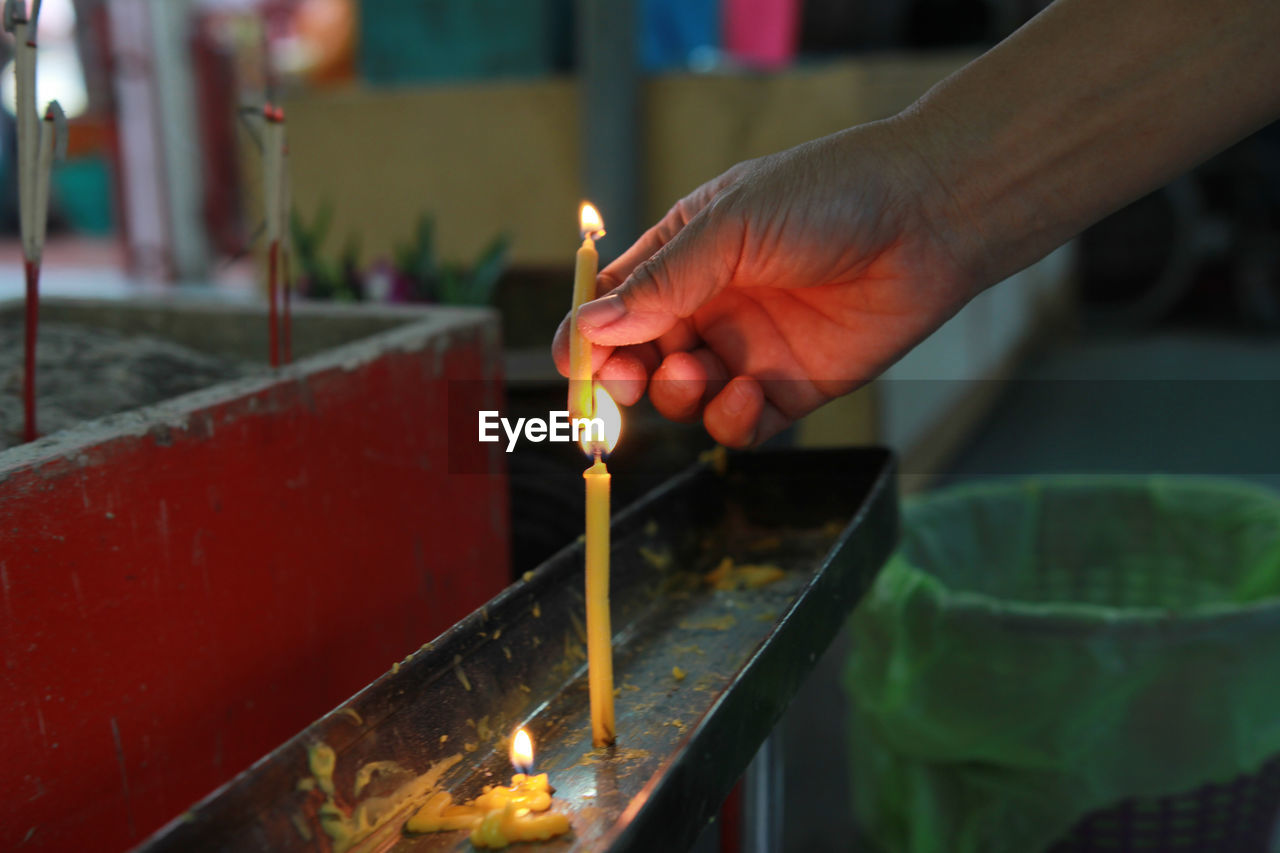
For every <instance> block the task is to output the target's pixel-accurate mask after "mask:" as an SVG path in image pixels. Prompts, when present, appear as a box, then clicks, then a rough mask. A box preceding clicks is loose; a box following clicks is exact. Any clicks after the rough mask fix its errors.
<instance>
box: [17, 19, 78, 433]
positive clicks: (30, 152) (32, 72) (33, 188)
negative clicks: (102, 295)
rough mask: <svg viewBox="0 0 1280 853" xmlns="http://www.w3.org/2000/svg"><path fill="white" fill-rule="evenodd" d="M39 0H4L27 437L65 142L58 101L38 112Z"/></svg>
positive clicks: (31, 428)
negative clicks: (43, 273)
mask: <svg viewBox="0 0 1280 853" xmlns="http://www.w3.org/2000/svg"><path fill="white" fill-rule="evenodd" d="M39 17H40V0H35V2H34V4H33V5H32V8H31V17H30V18H29V19H28V18H27V15H26V4H25V3H24V2H23V0H6V2H5V4H4V28H5V29H6V30H8V31H9V32H11V33H13V36H14V42H15V53H16V55H15V57H14V78H15V79H14V83H15V97H14V100H15V102H16V103H15V106H16V115H15V117H16V119H17V143H18V151H17V155H18V156H17V162H18V220H19V228H20V230H21V232H22V254H23V272H24V274H25V278H26V306H25V311H24V312H23V315H24V316H23V323H24V329H23V332H24V336H25V338H24V341H23V375H22V384H23V387H22V407H23V419H22V435H23V439H24V440H25V441H34V440H35V439H36V438H37V437H38V436H39V428H38V424H37V422H36V340H37V334H38V330H39V321H40V264H41V259H42V256H43V254H44V242H45V235H46V231H47V229H48V222H49V182H50V180H51V178H52V174H53V162H54V160H55V159H62V158H63V156H65V154H66V146H67V117H66V114H65V113H64V112H63V110H62V107H61V106H60V105H59V104H58V102H57V101H51V102H50V103H49V106H48V108H47V109H46V110H45V114H44V120H43V121H41V120H40V116H39V114H38V113H37V112H36V23H37V21H38V20H39Z"/></svg>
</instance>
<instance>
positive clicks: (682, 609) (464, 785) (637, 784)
mask: <svg viewBox="0 0 1280 853" xmlns="http://www.w3.org/2000/svg"><path fill="white" fill-rule="evenodd" d="M838 533H839V527H837V526H828V527H825V528H822V529H815V530H802V531H787V532H786V533H785V535H783V536H781V537H779V536H770V537H751V536H750V535H748V536H746V537H744V538H743V539H741V540H740V541H737V542H733V543H729V542H726V541H724V540H723V539H721V540H718V541H713V542H707V543H704V546H703V548H702V553H701V554H700V555H699V556H698V558H697V559H696V560H694V561H693V562H692V564H690V565H688V566H687V567H686V566H676V565H675V560H674V559H672V564H671V566H670V567H669V568H668V571H667V572H666V573H665V575H664V577H665V582H664V583H663V584H662V585H661V586H660V587H655V588H652V589H650V590H648V592H649V593H650V604H649V606H648V607H646V608H645V609H644V610H643V611H642V612H641V613H640V614H639V615H638V617H637V618H635V619H634V620H633V621H632V622H631V623H630V624H628V625H626V626H625V627H621V628H619V634H618V635H617V636H615V642H614V669H613V671H614V685H615V688H616V689H615V694H616V697H617V698H616V699H615V706H616V714H617V724H618V743H617V744H616V745H615V746H613V747H610V748H608V749H593V748H592V746H591V723H590V709H589V706H588V700H587V679H586V666H585V659H584V658H585V656H583V655H581V652H580V649H579V647H580V645H581V639H580V637H579V636H578V626H577V625H576V624H575V625H574V626H572V629H571V630H570V631H568V632H566V635H565V636H564V637H563V638H548V639H547V642H546V643H544V644H543V645H542V647H541V648H543V649H550V650H551V651H552V652H553V653H555V654H560V655H563V656H564V659H563V664H564V665H563V668H562V669H563V671H564V672H565V674H566V675H565V680H564V683H563V686H562V687H561V688H560V689H559V690H558V692H556V693H555V695H553V696H551V697H550V698H549V700H548V701H547V702H546V703H545V704H544V705H543V706H542V708H541V709H540V710H539V711H538V713H536V714H535V715H534V716H533V717H532V718H531V720H530V722H529V727H530V728H531V729H532V730H533V731H535V732H536V733H537V749H538V755H537V767H536V770H535V772H539V773H541V772H546V773H548V774H549V776H550V780H551V784H552V785H553V786H554V787H555V801H554V804H553V806H552V808H553V809H554V810H556V811H562V812H565V813H567V814H568V815H569V819H570V822H571V824H572V831H571V833H570V834H568V835H565V836H562V837H559V838H555V839H552V840H550V841H547V842H541V843H531V844H522V845H520V846H519V847H517V848H515V849H518V850H521V851H526V850H527V851H543V850H545V851H552V850H555V851H563V850H584V851H585V850H601V849H604V848H605V847H606V846H607V844H608V841H609V837H610V835H611V833H612V832H613V831H614V829H615V828H616V826H617V824H618V822H619V820H620V819H621V818H622V815H623V813H624V812H625V811H626V809H627V808H628V806H629V805H630V804H631V802H632V800H633V798H635V796H636V795H637V794H639V793H640V792H641V791H642V790H643V789H644V788H645V786H646V785H648V784H649V783H650V781H651V780H652V779H653V778H654V777H655V776H658V775H660V774H661V773H662V772H663V770H664V768H665V767H666V766H667V764H668V763H669V762H670V761H671V759H672V758H673V756H674V755H676V754H677V753H678V752H679V750H680V749H681V746H682V745H683V743H684V741H685V740H686V739H687V738H688V737H689V736H690V734H691V733H692V731H693V730H694V729H695V728H696V727H697V726H698V725H699V723H700V722H701V721H702V720H703V718H704V717H705V716H706V715H707V714H708V713H709V712H710V710H711V708H712V707H713V706H714V705H715V703H716V701H717V700H718V699H719V697H720V696H721V694H722V693H724V691H725V690H726V689H727V688H728V687H729V686H730V685H731V684H732V683H733V682H734V680H735V679H736V677H737V675H738V673H739V671H740V670H741V669H742V667H743V666H744V665H745V664H746V663H747V662H748V661H749V660H750V658H751V656H752V655H753V654H754V653H755V651H756V650H757V649H758V648H759V647H760V645H761V644H762V643H763V642H764V640H765V638H766V637H767V636H768V635H769V633H770V632H771V631H772V630H773V628H774V626H775V624H776V623H777V621H778V619H779V618H780V617H781V616H782V615H783V614H784V613H785V612H786V611H787V609H788V608H789V606H790V605H791V604H792V602H793V601H794V600H795V598H796V596H797V595H798V593H799V592H800V591H801V589H802V588H803V587H804V585H805V584H807V583H808V582H809V580H810V579H811V578H812V576H813V574H814V573H815V572H816V570H817V567H818V566H819V564H820V562H821V558H822V556H823V555H824V554H825V553H826V552H827V551H828V550H829V548H830V547H831V544H832V543H833V542H834V540H835V537H836V535H837V534H838ZM653 556H655V555H654V554H650V555H649V556H646V557H645V559H646V560H649V559H650V558H651V557H653ZM656 556H657V557H658V558H659V559H662V555H656ZM726 556H729V557H732V558H733V560H734V562H735V564H738V563H741V564H756V565H759V564H768V565H770V566H776V567H778V568H779V569H781V570H782V573H781V576H780V577H778V578H777V579H776V580H774V581H772V582H770V583H768V584H766V585H763V586H760V587H757V588H749V589H731V590H722V589H715V588H714V583H715V575H712V577H711V579H708V577H707V576H708V574H711V573H712V572H713V571H714V570H715V569H717V567H719V566H721V565H722V561H723V559H724V558H725V557H726ZM675 668H678V669H679V670H680V671H681V672H683V673H684V677H683V678H677V677H675V675H674V674H673V669H675ZM485 764H486V766H489V765H490V764H493V765H494V766H501V762H497V763H496V764H495V763H494V762H485ZM508 772H509V771H508ZM493 776H494V770H493V769H489V770H488V771H487V775H476V776H475V777H473V778H470V779H468V780H466V781H465V782H460V783H458V784H457V786H456V787H457V788H458V789H459V790H461V791H464V792H465V791H469V790H474V789H478V788H479V786H480V785H483V784H492V783H493V782H494V781H495V779H494V778H493ZM392 849H393V850H394V851H399V853H410V851H413V853H418V851H436V850H459V851H462V850H470V849H472V848H471V845H470V842H468V840H467V834H466V833H465V832H451V833H449V832H445V833H436V834H433V835H424V836H409V837H402V838H401V839H400V840H399V841H398V842H397V843H396V844H395V846H394V847H393V848H392Z"/></svg>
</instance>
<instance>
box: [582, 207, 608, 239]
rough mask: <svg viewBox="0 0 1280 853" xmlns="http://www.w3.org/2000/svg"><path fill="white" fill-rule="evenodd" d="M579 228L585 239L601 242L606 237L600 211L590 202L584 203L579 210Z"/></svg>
mask: <svg viewBox="0 0 1280 853" xmlns="http://www.w3.org/2000/svg"><path fill="white" fill-rule="evenodd" d="M578 227H579V229H581V231H582V236H583V237H584V238H586V237H589V238H591V239H592V240H599V239H600V238H601V237H603V236H604V220H603V219H601V218H600V211H598V210H596V208H595V205H593V204H592V203H591V202H589V201H584V202H583V203H582V207H581V208H579V209H578Z"/></svg>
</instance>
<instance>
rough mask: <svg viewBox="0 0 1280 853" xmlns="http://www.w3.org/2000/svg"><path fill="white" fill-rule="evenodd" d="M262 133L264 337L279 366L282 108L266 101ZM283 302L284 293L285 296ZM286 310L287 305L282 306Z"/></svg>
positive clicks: (282, 171) (275, 362) (282, 188)
mask: <svg viewBox="0 0 1280 853" xmlns="http://www.w3.org/2000/svg"><path fill="white" fill-rule="evenodd" d="M262 117H263V118H264V119H266V122H267V127H266V132H265V133H264V134H263V139H264V143H263V144H264V148H263V151H262V177H263V183H264V193H263V210H264V213H265V218H266V223H267V338H268V349H269V351H270V356H271V366H272V367H279V366H280V307H279V305H280V239H281V235H282V232H283V228H282V225H283V223H282V221H281V214H280V208H281V204H282V202H283V194H284V192H283V190H284V186H283V177H284V110H282V109H280V108H279V107H274V106H272V105H271V104H267V105H266V106H264V107H263V108H262ZM285 300H286V305H287V300H288V296H287V295H286V297H285ZM286 310H287V308H286Z"/></svg>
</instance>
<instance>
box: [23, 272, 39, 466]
mask: <svg viewBox="0 0 1280 853" xmlns="http://www.w3.org/2000/svg"><path fill="white" fill-rule="evenodd" d="M22 265H23V267H24V268H25V269H26V273H27V310H26V328H25V332H26V340H25V341H24V344H25V346H24V347H23V353H22V354H23V365H22V440H23V441H35V440H36V439H37V438H39V437H40V433H39V432H38V430H37V429H36V329H37V328H39V326H38V323H39V320H40V317H39V314H40V266H39V265H38V264H36V263H34V262H32V261H30V260H24V261H23V264H22Z"/></svg>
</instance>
